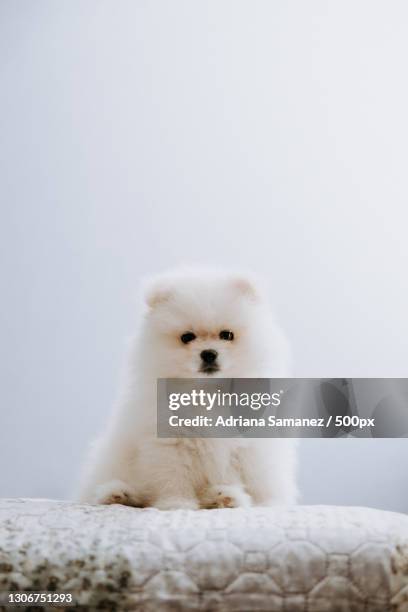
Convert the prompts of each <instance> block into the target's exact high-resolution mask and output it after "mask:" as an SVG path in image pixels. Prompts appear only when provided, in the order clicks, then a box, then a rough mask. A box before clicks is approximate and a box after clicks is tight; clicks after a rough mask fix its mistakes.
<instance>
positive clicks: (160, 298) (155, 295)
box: [145, 279, 171, 308]
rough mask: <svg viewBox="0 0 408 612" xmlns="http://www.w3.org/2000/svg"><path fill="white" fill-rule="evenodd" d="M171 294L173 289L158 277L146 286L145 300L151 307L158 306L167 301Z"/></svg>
mask: <svg viewBox="0 0 408 612" xmlns="http://www.w3.org/2000/svg"><path fill="white" fill-rule="evenodd" d="M170 296H171V289H170V287H169V286H168V284H167V283H166V282H164V281H163V280H162V279H156V280H155V281H153V282H150V283H149V284H147V285H146V286H145V302H146V304H147V305H148V306H149V308H156V306H159V304H163V303H164V302H167V300H168V299H169V298H170Z"/></svg>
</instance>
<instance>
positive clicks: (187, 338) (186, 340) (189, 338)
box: [180, 332, 197, 344]
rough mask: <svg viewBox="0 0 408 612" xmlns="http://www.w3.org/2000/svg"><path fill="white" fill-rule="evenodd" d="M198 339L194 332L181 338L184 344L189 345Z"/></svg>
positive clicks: (187, 333)
mask: <svg viewBox="0 0 408 612" xmlns="http://www.w3.org/2000/svg"><path fill="white" fill-rule="evenodd" d="M196 338H197V336H196V335H195V334H193V332H186V333H185V334H182V335H181V336H180V340H181V341H182V343H183V344H188V343H189V342H192V341H193V340H195V339H196Z"/></svg>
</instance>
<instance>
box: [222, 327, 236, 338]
mask: <svg viewBox="0 0 408 612" xmlns="http://www.w3.org/2000/svg"><path fill="white" fill-rule="evenodd" d="M220 339H221V340H233V339H234V334H233V333H232V331H229V329H223V330H222V331H220Z"/></svg>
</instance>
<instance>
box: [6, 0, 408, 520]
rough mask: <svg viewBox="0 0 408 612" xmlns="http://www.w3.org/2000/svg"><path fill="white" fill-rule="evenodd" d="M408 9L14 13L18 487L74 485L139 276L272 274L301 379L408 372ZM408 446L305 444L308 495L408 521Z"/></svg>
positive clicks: (155, 2) (11, 153)
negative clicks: (216, 270)
mask: <svg viewBox="0 0 408 612" xmlns="http://www.w3.org/2000/svg"><path fill="white" fill-rule="evenodd" d="M407 28H408V9H407V5H406V3H405V2H403V1H402V0H401V1H398V0H392V1H391V2H390V1H385V0H384V1H380V2H379V1H373V0H358V1H357V2H356V1H355V0H353V1H351V0H345V1H342V2H340V1H338V2H336V1H326V2H323V1H311V2H302V0H298V1H294V0H292V1H290V0H289V1H288V0H276V1H272V2H271V1H265V2H264V1H262V0H256V1H255V2H252V1H250V0H247V1H239V0H230V1H223V0H211V1H204V0H194V1H190V0H185V1H180V0H172V2H168V1H167V0H151V1H148V2H147V1H143V0H133V1H127V0H120V1H119V2H115V1H114V0H110V1H108V0H85V1H81V2H80V1H78V0H71V1H69V2H68V1H62V2H57V3H56V2H52V1H45V0H43V1H41V0H39V1H37V2H30V1H29V0H26V1H21V2H13V1H12V0H2V1H1V2H0V69H1V75H0V76H1V95H0V152H1V159H0V173H1V176H0V197H1V210H2V215H1V242H0V244H1V249H2V258H1V261H2V263H1V282H2V292H1V309H2V316H1V323H0V324H1V330H0V332H1V361H0V369H1V430H0V495H3V496H17V495H18V496H48V497H69V496H70V495H71V494H72V490H73V486H74V483H75V479H76V477H77V475H78V472H79V467H80V464H81V461H82V459H83V456H84V452H85V449H86V447H87V444H88V442H89V440H90V439H91V438H92V437H93V436H94V435H95V434H96V433H97V432H98V431H99V430H100V428H101V427H102V426H103V423H104V421H105V419H106V417H107V415H108V413H109V410H110V407H111V404H112V402H113V400H114V397H115V394H116V388H117V382H118V379H119V374H120V368H121V365H122V361H123V353H124V347H125V339H126V337H127V336H128V335H129V334H131V333H132V330H133V327H134V322H135V321H136V318H137V305H136V302H135V299H134V296H135V295H136V292H137V285H138V281H139V279H140V277H141V276H143V275H146V274H149V273H152V272H156V271H160V270H162V269H164V268H167V267H169V266H172V265H176V264H178V263H191V262H199V263H206V264H214V265H216V266H222V265H227V266H235V267H240V266H241V265H244V266H245V267H249V268H253V269H254V270H255V271H257V272H260V273H263V274H265V275H266V276H267V277H268V279H269V281H270V288H271V300H272V302H273V304H274V307H275V309H276V311H277V313H278V317H279V319H280V321H281V322H282V324H283V326H284V327H285V329H286V331H287V333H288V335H289V337H290V339H291V342H292V345H293V351H294V356H295V364H296V374H297V375H298V376H322V377H324V376H346V377H349V376H373V377H376V376H378V377H388V376H390V377H400V376H401V377H405V376H407V374H408V364H407V348H408V347H407V345H408V341H407V339H408V316H407V313H408V276H407V255H408V246H407V210H406V207H407V200H408V179H407V177H408V173H407V166H408V145H407V142H408V119H407V117H408V113H407V108H408V88H407V79H406V62H407V56H408V38H407ZM407 462H408V441H407V440H403V439H401V440H397V439H395V440H366V441H356V440H337V441H335V440H325V441H316V440H309V441H307V442H304V443H303V444H302V446H301V461H300V478H301V488H302V491H303V501H304V502H305V503H337V504H357V505H372V506H377V507H381V508H389V509H395V510H408V492H407V477H406V465H407Z"/></svg>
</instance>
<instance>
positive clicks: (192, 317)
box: [80, 270, 296, 510]
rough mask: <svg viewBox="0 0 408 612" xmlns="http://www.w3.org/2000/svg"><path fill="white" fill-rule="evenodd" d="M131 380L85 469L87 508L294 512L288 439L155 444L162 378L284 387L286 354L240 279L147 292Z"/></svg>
mask: <svg viewBox="0 0 408 612" xmlns="http://www.w3.org/2000/svg"><path fill="white" fill-rule="evenodd" d="M145 299H146V304H147V311H146V314H145V317H144V319H143V323H142V326H141V330H140V333H139V335H138V337H137V338H136V340H135V341H134V343H133V347H132V352H131V358H130V368H129V373H128V381H127V383H126V385H125V390H124V394H123V395H122V397H121V400H120V401H119V402H118V405H117V406H116V410H115V412H114V414H113V418H112V419H111V422H110V423H109V426H108V428H107V431H106V432H105V433H104V435H103V436H102V438H101V439H100V440H99V441H98V442H97V443H96V445H95V447H94V449H93V452H92V454H91V457H90V460H89V462H88V464H87V466H86V469H85V474H84V478H83V484H82V491H81V494H80V499H81V501H83V502H90V503H99V504H112V503H122V504H126V505H130V506H154V507H156V508H159V509H161V510H171V509H176V508H186V509H198V508H223V507H242V506H250V505H272V504H291V503H293V502H295V500H296V483H295V448H294V441H293V440H290V439H277V438H274V439H259V438H258V439H245V438H228V439H225V438H222V439H219V438H218V439H211V438H158V437H157V433H156V427H157V416H156V415H157V411H156V394H157V391H156V382H157V379H158V378H203V377H206V376H209V377H222V378H238V377H240V378H253V377H256V378H284V377H286V376H289V375H290V372H289V351H288V347H287V343H286V341H285V338H284V336H283V334H282V332H281V331H280V329H279V328H278V327H277V325H276V324H275V322H274V320H273V317H272V315H271V313H270V310H269V308H268V306H267V304H266V301H265V299H264V297H263V295H262V292H261V291H260V289H259V287H258V285H257V284H256V283H254V282H253V281H252V280H251V279H249V278H247V277H246V276H240V275H232V274H227V273H219V272H210V271H205V272H204V271H201V270H200V271H196V272H194V271H179V272H176V273H172V274H167V275H164V276H161V277H158V278H156V279H153V281H152V282H151V283H150V284H149V285H148V287H147V290H146V298H145Z"/></svg>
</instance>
